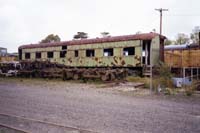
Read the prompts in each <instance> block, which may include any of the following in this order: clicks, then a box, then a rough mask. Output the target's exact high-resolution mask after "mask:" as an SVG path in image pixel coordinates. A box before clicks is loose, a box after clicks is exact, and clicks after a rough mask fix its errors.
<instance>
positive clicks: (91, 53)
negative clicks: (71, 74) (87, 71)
mask: <svg viewBox="0 0 200 133" xmlns="http://www.w3.org/2000/svg"><path fill="white" fill-rule="evenodd" d="M86 57H94V49H89V50H86Z"/></svg>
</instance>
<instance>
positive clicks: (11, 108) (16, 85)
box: [0, 78, 200, 133]
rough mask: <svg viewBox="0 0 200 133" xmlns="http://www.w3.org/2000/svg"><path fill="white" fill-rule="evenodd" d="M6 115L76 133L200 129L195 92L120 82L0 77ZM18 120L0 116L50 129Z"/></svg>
mask: <svg viewBox="0 0 200 133" xmlns="http://www.w3.org/2000/svg"><path fill="white" fill-rule="evenodd" d="M122 90H126V91H122ZM138 92H139V93H138ZM141 92H142V93H141ZM141 94H145V95H141ZM5 113H6V114H10V115H14V116H19V117H21V118H27V119H34V120H39V121H45V122H49V123H56V124H59V125H63V126H66V127H72V128H77V130H76V131H75V130H73V131H72V130H71V129H70V128H69V130H71V132H77V133H79V132H82V131H81V130H87V131H91V132H100V133H140V132H141V133H161V132H162V133H177V132H180V133H190V132H191V133H199V132H200V126H199V123H200V97H199V96H193V97H186V96H163V95H161V96H157V95H149V92H148V90H142V91H135V89H134V88H133V89H131V87H130V85H129V86H128V87H127V86H126V85H120V84H118V85H108V86H107V85H102V84H91V83H76V82H72V81H68V82H64V81H60V80H41V79H16V78H0V114H5ZM12 121H17V122H15V123H14V122H12ZM20 121H21V120H19V119H17V120H16V118H15V119H14V118H9V119H8V118H5V117H4V116H1V115H0V123H2V124H15V125H12V126H17V124H19V127H20V126H21V127H22V128H24V129H25V130H29V131H30V132H34V133H35V132H36V133H37V132H43V131H46V130H43V129H45V128H46V129H48V128H49V127H50V125H45V124H43V125H39V126H40V128H34V127H33V126H32V124H31V123H28V128H27V127H26V126H23V125H22V124H21V123H20ZM26 124H27V123H26ZM56 128H57V127H56ZM54 129H55V128H54ZM48 131H49V132H50V129H49V130H48ZM52 132H53V131H52ZM57 132H64V130H60V131H59V130H58V129H57ZM65 132H66V131H65Z"/></svg>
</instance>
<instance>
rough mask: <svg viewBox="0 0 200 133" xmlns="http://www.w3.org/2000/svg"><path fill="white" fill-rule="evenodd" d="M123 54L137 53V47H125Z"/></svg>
mask: <svg viewBox="0 0 200 133" xmlns="http://www.w3.org/2000/svg"><path fill="white" fill-rule="evenodd" d="M123 55H124V56H129V55H135V47H128V48H124V50H123Z"/></svg>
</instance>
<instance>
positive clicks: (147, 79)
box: [126, 76, 150, 88]
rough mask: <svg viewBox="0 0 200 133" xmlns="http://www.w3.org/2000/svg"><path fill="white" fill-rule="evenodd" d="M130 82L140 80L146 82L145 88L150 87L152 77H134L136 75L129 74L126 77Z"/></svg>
mask: <svg viewBox="0 0 200 133" xmlns="http://www.w3.org/2000/svg"><path fill="white" fill-rule="evenodd" d="M126 80H127V81H128V82H139V83H144V88H149V85H150V78H147V77H134V76H128V77H127V78H126Z"/></svg>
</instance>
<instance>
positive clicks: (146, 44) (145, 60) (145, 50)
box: [142, 41, 151, 66]
mask: <svg viewBox="0 0 200 133" xmlns="http://www.w3.org/2000/svg"><path fill="white" fill-rule="evenodd" d="M150 45H151V41H143V44H142V64H143V65H146V66H148V65H150Z"/></svg>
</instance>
